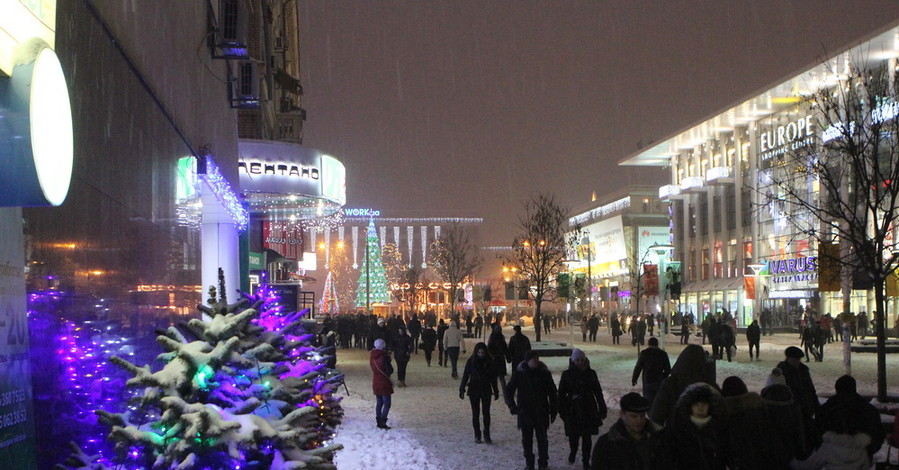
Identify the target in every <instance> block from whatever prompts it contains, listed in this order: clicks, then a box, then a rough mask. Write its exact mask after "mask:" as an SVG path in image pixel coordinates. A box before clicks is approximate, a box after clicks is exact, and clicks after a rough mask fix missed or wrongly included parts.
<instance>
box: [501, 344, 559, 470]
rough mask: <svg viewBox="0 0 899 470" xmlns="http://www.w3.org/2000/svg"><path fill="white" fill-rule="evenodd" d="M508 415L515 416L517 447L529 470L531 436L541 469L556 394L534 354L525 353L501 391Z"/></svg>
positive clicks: (546, 456) (546, 454)
mask: <svg viewBox="0 0 899 470" xmlns="http://www.w3.org/2000/svg"><path fill="white" fill-rule="evenodd" d="M505 396H506V404H507V405H508V406H509V412H511V413H512V414H513V415H516V416H518V429H520V430H521V446H522V448H523V450H524V460H525V463H526V464H527V468H528V469H529V470H533V468H534V435H536V436H537V453H538V456H537V464H538V468H540V469H545V468H547V465H548V463H549V441H548V439H547V436H546V430H547V429H548V428H549V425H550V424H552V423H553V422H555V420H556V414H557V412H558V410H557V397H558V391H557V390H556V384H555V382H553V377H552V374H551V373H550V372H549V369H548V368H547V367H546V364H544V363H542V362H540V356H539V354H537V351H535V350H533V349H531V350H529V351H528V352H526V353H525V355H524V358H523V359H522V361H521V363H519V364H518V367H517V368H516V369H515V370H514V371H513V372H512V378H511V379H509V384H508V385H506V390H505Z"/></svg>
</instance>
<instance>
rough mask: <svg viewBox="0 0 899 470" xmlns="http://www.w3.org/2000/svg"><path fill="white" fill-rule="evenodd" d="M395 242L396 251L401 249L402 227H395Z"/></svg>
mask: <svg viewBox="0 0 899 470" xmlns="http://www.w3.org/2000/svg"><path fill="white" fill-rule="evenodd" d="M393 243H394V244H396V251H400V227H399V226H398V225H397V226H394V227H393Z"/></svg>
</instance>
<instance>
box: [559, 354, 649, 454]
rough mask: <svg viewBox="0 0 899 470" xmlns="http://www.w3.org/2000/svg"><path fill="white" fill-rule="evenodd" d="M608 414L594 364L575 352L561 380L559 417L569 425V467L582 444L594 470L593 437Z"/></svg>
mask: <svg viewBox="0 0 899 470" xmlns="http://www.w3.org/2000/svg"><path fill="white" fill-rule="evenodd" d="M653 339H654V338H653ZM607 414H608V408H607V407H606V400H605V397H603V394H602V386H601V385H600V384H599V377H597V376H596V371H595V370H593V369H591V368H590V361H589V360H588V359H587V355H586V354H584V351H581V350H580V349H577V348H574V350H572V351H571V359H570V360H569V362H568V370H566V371H564V372H562V378H561V379H560V380H559V416H560V417H561V418H562V421H563V422H564V423H565V435H566V436H568V447H569V449H570V451H571V452H570V453H569V454H568V463H571V464H573V463H574V461H575V458H576V457H577V450H578V441H581V444H582V445H581V448H582V451H583V453H582V454H581V455H582V460H583V464H584V468H585V469H589V468H590V448H591V447H592V444H593V442H592V439H593V437H592V436H594V435H596V434H599V427H600V426H602V421H603V420H604V419H606V415H607Z"/></svg>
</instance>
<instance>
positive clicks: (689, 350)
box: [649, 344, 715, 426]
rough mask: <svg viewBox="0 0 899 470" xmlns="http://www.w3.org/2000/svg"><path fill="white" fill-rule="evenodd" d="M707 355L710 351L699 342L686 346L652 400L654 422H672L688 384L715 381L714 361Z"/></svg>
mask: <svg viewBox="0 0 899 470" xmlns="http://www.w3.org/2000/svg"><path fill="white" fill-rule="evenodd" d="M707 356H708V353H707V352H706V351H705V350H704V349H702V346H700V345H698V344H688V345H687V346H686V347H684V350H683V351H681V353H680V355H679V356H678V357H677V361H675V362H674V366H673V367H672V368H671V374H670V375H668V377H666V378H665V380H663V381H662V386H661V387H659V393H658V394H656V398H655V400H653V402H652V407H651V408H650V410H649V418H650V419H651V420H652V421H653V422H655V423H657V424H659V425H663V426H665V425H667V423H669V422H670V420H671V418H672V417H673V416H674V410H675V405H676V403H677V400H678V398H679V397H680V395H681V393H683V391H684V390H685V389H686V388H687V386H689V385H691V384H694V383H696V382H705V383H708V384H714V383H715V369H714V361H709V360H707V359H708V357H707ZM710 364H711V365H710Z"/></svg>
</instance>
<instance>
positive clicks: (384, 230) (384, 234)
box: [378, 225, 387, 250]
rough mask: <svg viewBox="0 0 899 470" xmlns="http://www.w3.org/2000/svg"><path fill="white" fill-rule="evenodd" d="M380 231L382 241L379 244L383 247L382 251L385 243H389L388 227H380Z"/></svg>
mask: <svg viewBox="0 0 899 470" xmlns="http://www.w3.org/2000/svg"><path fill="white" fill-rule="evenodd" d="M378 231H379V232H380V233H379V235H380V239H379V240H378V242H379V244H380V245H381V249H382V250H383V249H384V243H386V242H387V227H385V226H383V225H382V226H380V227H378Z"/></svg>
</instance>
